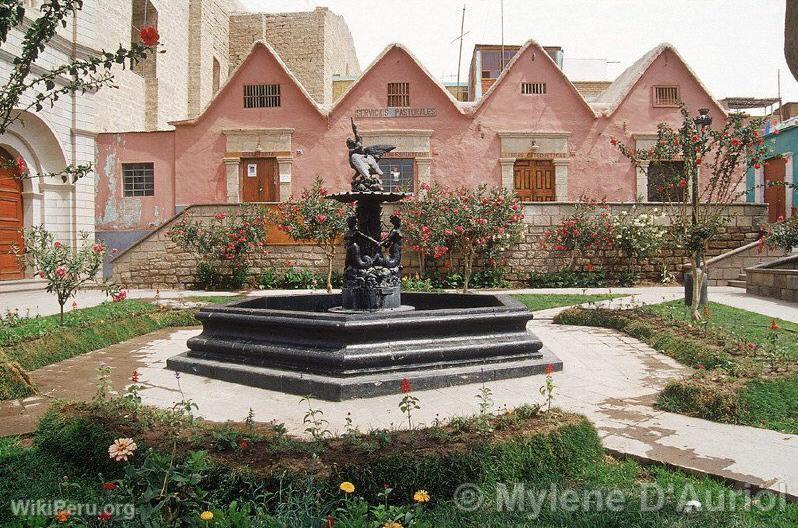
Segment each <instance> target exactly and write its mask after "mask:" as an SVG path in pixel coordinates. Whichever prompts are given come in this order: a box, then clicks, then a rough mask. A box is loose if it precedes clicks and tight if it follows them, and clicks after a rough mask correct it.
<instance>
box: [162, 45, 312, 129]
mask: <svg viewBox="0 0 798 528" xmlns="http://www.w3.org/2000/svg"><path fill="white" fill-rule="evenodd" d="M259 47H260V48H263V49H264V50H265V51H266V52H267V53H268V54H269V55H271V56H272V58H273V59H274V60H275V61H276V62H277V64H278V65H279V66H280V68H282V70H283V72H285V74H286V75H287V76H288V78H289V79H290V80H291V82H292V83H293V84H294V85H295V86H296V87H297V89H298V90H299V91H300V92H301V93H302V95H303V96H304V97H305V99H307V101H308V102H309V103H310V105H311V106H312V107H313V108H315V109H316V111H317V112H318V113H319V114H320V115H321V116H322V117H325V116H326V112H325V111H324V108H323V107H321V106H320V105H319V104H318V103H317V102H316V100H315V99H313V97H311V95H310V93H308V91H307V90H306V89H305V86H304V85H303V84H302V83H301V82H300V81H299V79H297V78H296V75H294V73H293V72H292V71H291V70H290V69H289V68H288V66H286V64H285V62H283V59H281V58H280V56H279V55H278V54H277V52H276V51H274V48H272V46H271V44H269V43H268V42H266V41H265V40H256V41H255V42H254V43H253V44H252V49H251V50H250V52H249V54H248V55H247V56H246V58H245V59H244V60H243V61H241V64H239V65H238V66H236V68H235V70H233V73H231V74H230V76H229V77H227V79H226V80H225V82H224V84H223V85H222V86H221V87H220V88H219V90H217V92H216V93H215V94H214V96H213V97H211V100H210V101H208V103H207V104H206V105H205V108H203V109H202V111H201V112H200V113H199V114H197V115H196V116H194V117H192V118H191V119H182V120H179V121H169V124H170V125H172V126H180V125H193V124H194V123H196V122H197V121H199V120H200V119H201V118H202V116H203V115H205V113H206V112H207V111H208V109H209V108H210V107H211V106H213V104H214V103H216V101H217V99H220V98H221V97H222V96H223V94H224V92H225V90H226V89H227V87H228V86H229V85H230V84H232V83H233V81H234V80H235V79H236V77H238V75H239V74H240V73H241V71H242V70H243V68H244V66H245V65H246V64H248V63H249V61H250V60H252V57H253V56H254V55H255V52H256V51H257V49H258V48H259Z"/></svg>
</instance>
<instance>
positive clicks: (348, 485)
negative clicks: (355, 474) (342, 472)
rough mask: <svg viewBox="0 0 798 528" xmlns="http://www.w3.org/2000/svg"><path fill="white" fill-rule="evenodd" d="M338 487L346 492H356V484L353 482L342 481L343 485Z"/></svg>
mask: <svg viewBox="0 0 798 528" xmlns="http://www.w3.org/2000/svg"><path fill="white" fill-rule="evenodd" d="M338 488H339V489H340V490H341V491H343V492H344V493H354V492H355V485H354V484H352V483H351V482H341V485H340V486H338Z"/></svg>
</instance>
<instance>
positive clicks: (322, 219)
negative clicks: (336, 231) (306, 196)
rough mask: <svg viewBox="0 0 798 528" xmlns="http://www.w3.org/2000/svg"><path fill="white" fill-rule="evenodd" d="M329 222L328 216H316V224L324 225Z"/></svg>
mask: <svg viewBox="0 0 798 528" xmlns="http://www.w3.org/2000/svg"><path fill="white" fill-rule="evenodd" d="M326 220H327V215H323V214H317V215H316V223H317V224H323V223H324V222H325V221H326Z"/></svg>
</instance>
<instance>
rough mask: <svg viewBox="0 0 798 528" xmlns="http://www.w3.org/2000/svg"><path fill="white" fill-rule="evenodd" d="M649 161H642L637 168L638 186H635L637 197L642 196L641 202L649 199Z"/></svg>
mask: <svg viewBox="0 0 798 528" xmlns="http://www.w3.org/2000/svg"><path fill="white" fill-rule="evenodd" d="M648 165H649V162H648V161H642V162H640V167H638V168H637V186H636V187H635V189H636V190H635V199H637V198H641V200H640V201H641V202H647V201H648Z"/></svg>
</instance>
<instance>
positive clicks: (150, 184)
mask: <svg viewBox="0 0 798 528" xmlns="http://www.w3.org/2000/svg"><path fill="white" fill-rule="evenodd" d="M122 186H123V189H124V195H125V196H154V195H155V170H154V167H153V164H152V163H123V164H122Z"/></svg>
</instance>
